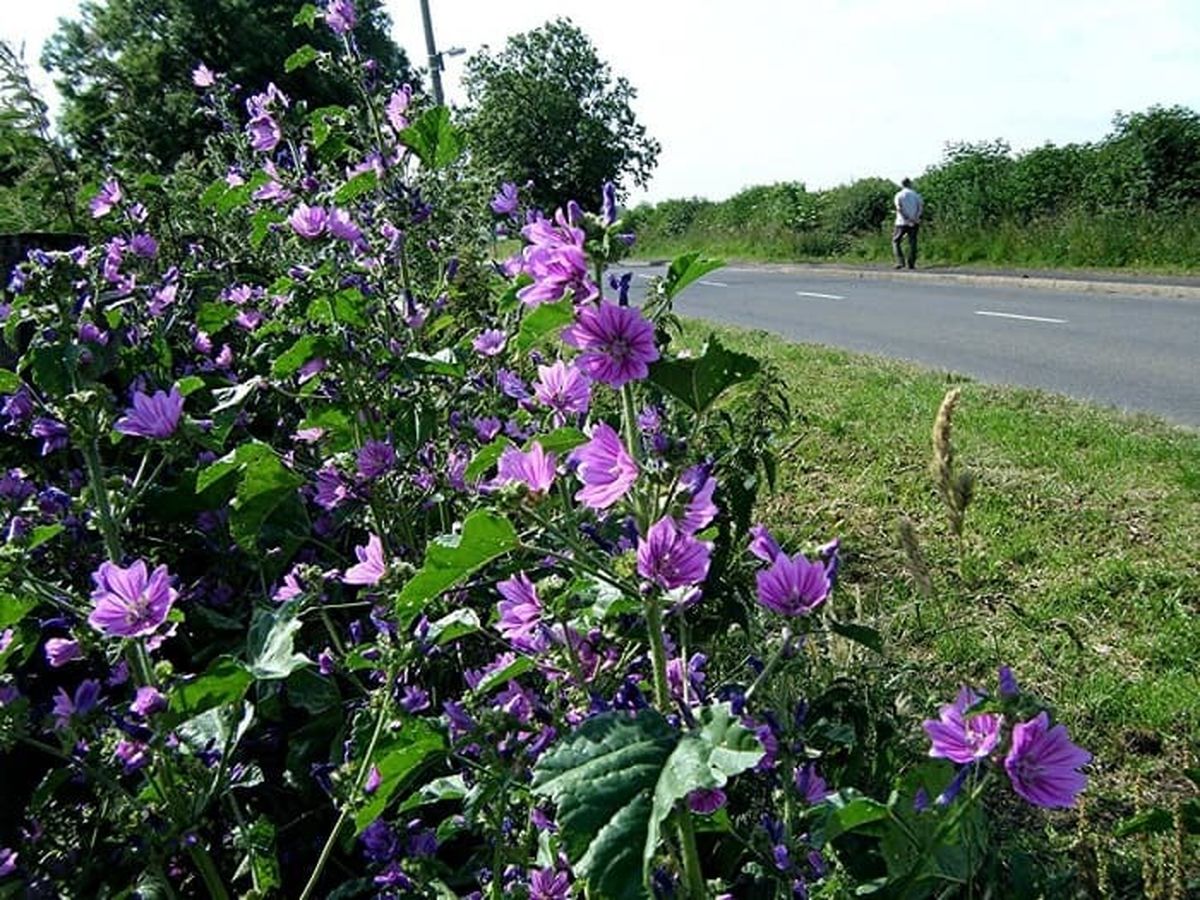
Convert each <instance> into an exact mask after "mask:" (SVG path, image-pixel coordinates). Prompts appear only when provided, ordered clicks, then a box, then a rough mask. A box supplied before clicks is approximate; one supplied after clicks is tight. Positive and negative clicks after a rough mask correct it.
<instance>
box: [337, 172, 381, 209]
mask: <svg viewBox="0 0 1200 900" xmlns="http://www.w3.org/2000/svg"><path fill="white" fill-rule="evenodd" d="M378 183H379V176H378V175H376V174H375V170H374V169H367V171H365V172H359V173H358V174H357V175H355V176H354V177H353V178H351V179H350V180H349V181H347V182H346V183H345V184H343V185H342V186H341V187H340V188H338V189H337V190H336V191H335V192H334V194H333V201H334V202H335V203H339V204H340V203H349V202H350V201H351V200H357V199H358V198H359V197H361V196H362V195H363V194H367V193H370V192H371V191H373V190H375V185H377V184H378Z"/></svg>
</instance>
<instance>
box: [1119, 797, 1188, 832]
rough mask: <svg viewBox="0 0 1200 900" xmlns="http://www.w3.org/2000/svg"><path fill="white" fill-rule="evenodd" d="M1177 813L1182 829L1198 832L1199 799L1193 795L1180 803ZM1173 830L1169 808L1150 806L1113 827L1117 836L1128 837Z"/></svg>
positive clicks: (1173, 817) (1172, 817)
mask: <svg viewBox="0 0 1200 900" xmlns="http://www.w3.org/2000/svg"><path fill="white" fill-rule="evenodd" d="M1179 813H1180V818H1181V819H1182V820H1183V830H1184V831H1185V832H1187V833H1188V834H1200V799H1197V798H1195V797H1193V798H1192V799H1190V800H1188V801H1186V802H1185V803H1183V804H1181V806H1180V809H1179ZM1174 830H1175V816H1174V814H1173V813H1172V812H1171V811H1170V810H1169V809H1163V808H1161V807H1152V808H1151V809H1147V810H1143V811H1142V812H1140V813H1138V814H1137V815H1135V816H1130V817H1129V818H1127V819H1122V820H1121V821H1120V822H1118V823H1117V827H1116V828H1115V829H1113V834H1114V835H1116V836H1117V837H1128V836H1129V835H1131V834H1169V833H1171V832H1173V831H1174Z"/></svg>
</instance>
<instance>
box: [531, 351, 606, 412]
mask: <svg viewBox="0 0 1200 900" xmlns="http://www.w3.org/2000/svg"><path fill="white" fill-rule="evenodd" d="M537 371H538V380H537V382H536V383H535V384H534V385H533V396H534V398H535V399H536V400H537V401H538V403H540V404H542V406H545V407H548V408H549V409H552V410H553V411H554V415H555V417H556V420H557V421H559V422H562V421H564V420H565V419H566V417H567V415H568V414H569V413H576V414H579V415H582V414H583V413H586V412H587V411H588V407H589V406H590V405H591V402H592V386H591V384H590V383H589V382H588V379H587V376H586V375H584V374H583V373H582V372H580V371H579V369H578V368H577V367H575V366H573V365H570V364H568V363H565V362H563V361H562V360H561V359H560V360H557V361H556V362H555V363H554V364H553V365H549V366H538V370H537Z"/></svg>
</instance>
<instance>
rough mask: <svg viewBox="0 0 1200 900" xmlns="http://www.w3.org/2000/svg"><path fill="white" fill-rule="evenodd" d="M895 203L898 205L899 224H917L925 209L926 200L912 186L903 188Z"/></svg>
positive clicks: (897, 216) (897, 222)
mask: <svg viewBox="0 0 1200 900" xmlns="http://www.w3.org/2000/svg"><path fill="white" fill-rule="evenodd" d="M893 205H894V206H895V207H896V224H897V225H916V224H917V223H918V222H920V221H921V213H923V212H924V211H925V202H924V201H923V200H922V199H921V195H920V194H918V193H917V192H916V191H914V190H913V189H912V188H901V190H900V193H898V194H897V195H896V200H895V203H894V204H893Z"/></svg>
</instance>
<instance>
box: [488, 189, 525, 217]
mask: <svg viewBox="0 0 1200 900" xmlns="http://www.w3.org/2000/svg"><path fill="white" fill-rule="evenodd" d="M520 202H521V199H520V197H519V196H518V194H517V186H516V185H515V184H513V183H512V182H511V181H506V182H504V183H503V184H502V185H500V190H498V191H497V192H496V196H494V197H493V198H492V203H491V207H492V212H494V213H495V214H496V215H498V216H511V215H512V214H513V213H515V212H516V211H517V206H519V205H520Z"/></svg>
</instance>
